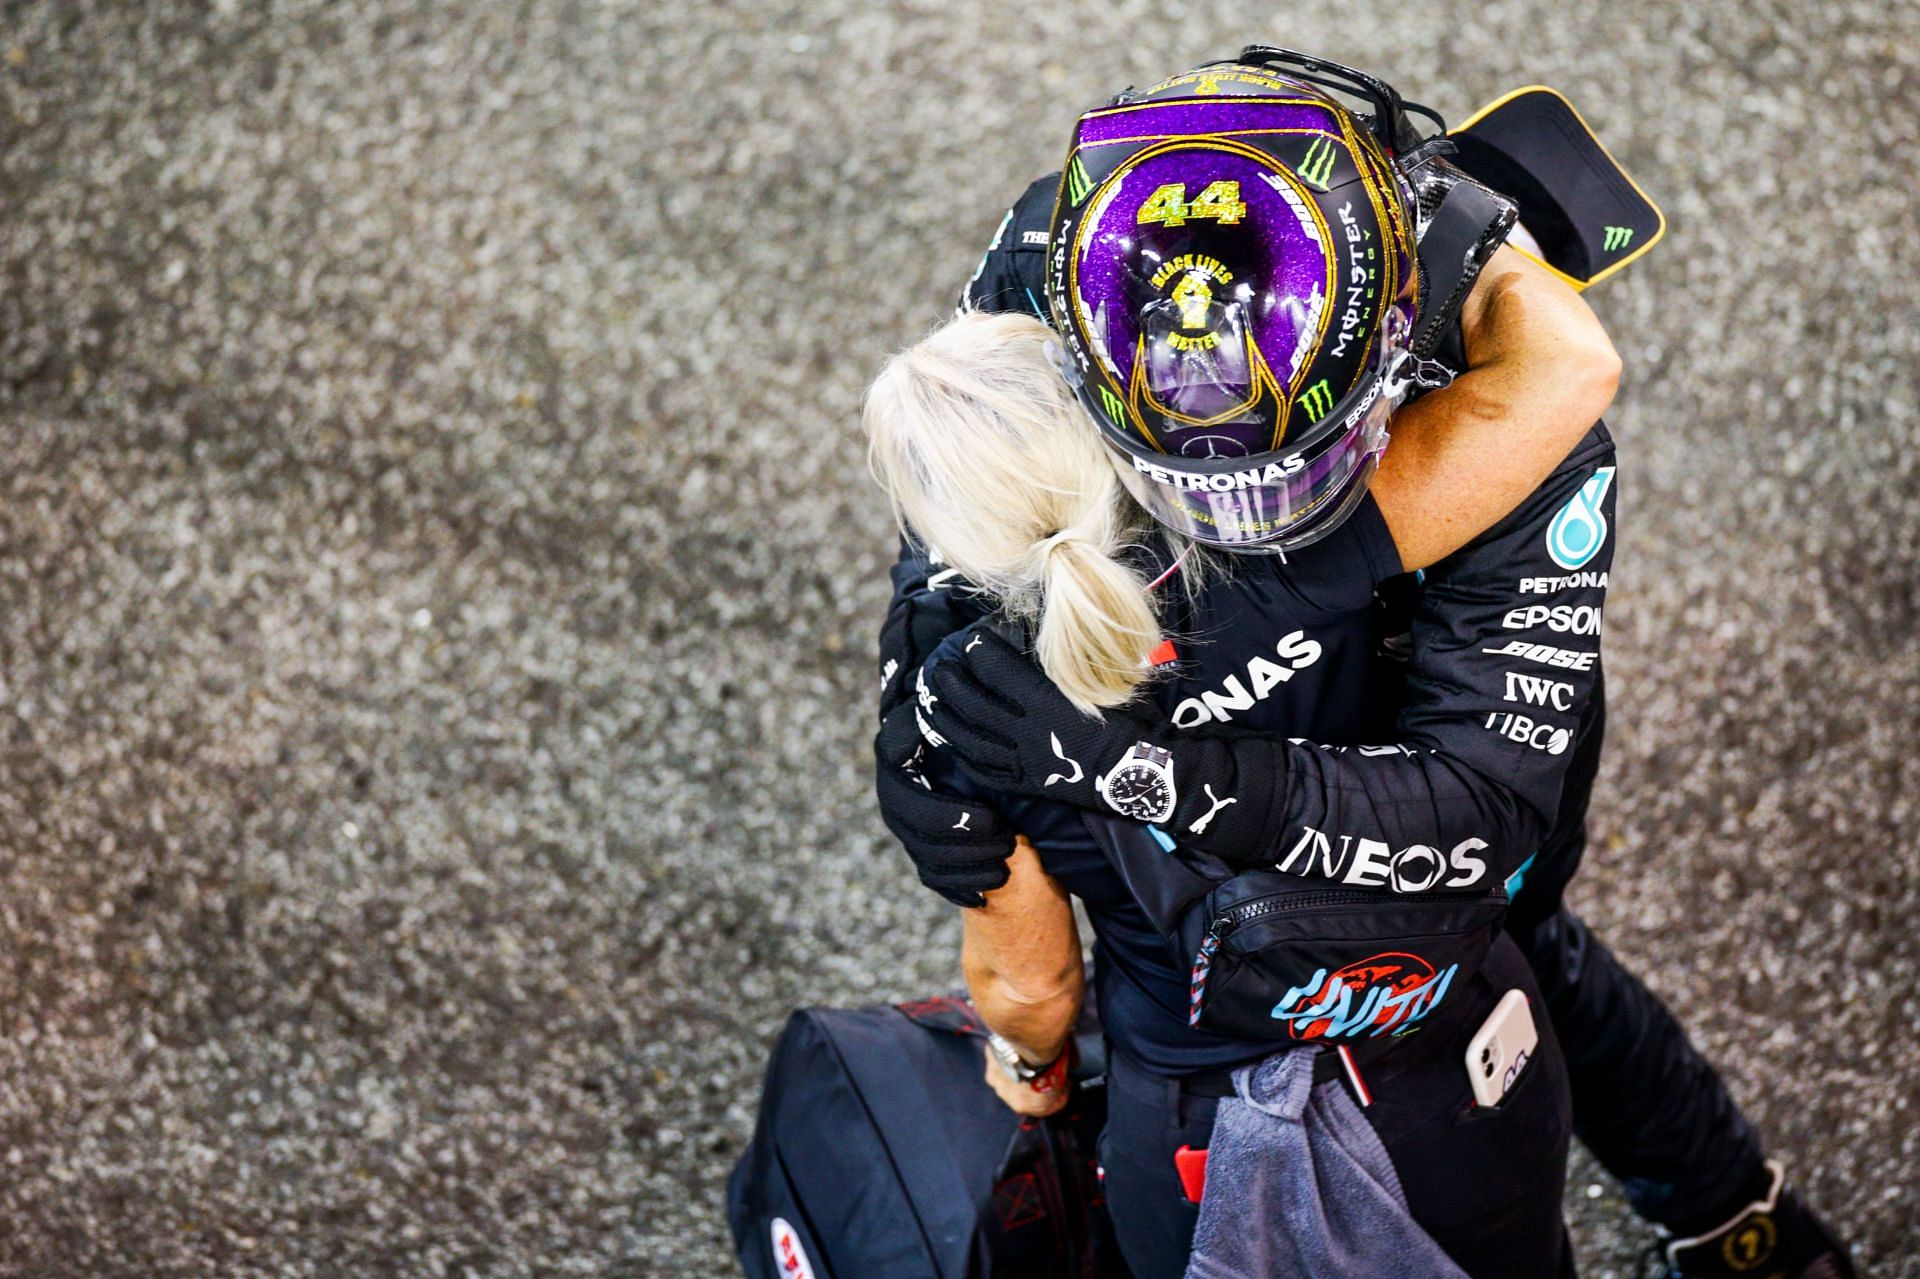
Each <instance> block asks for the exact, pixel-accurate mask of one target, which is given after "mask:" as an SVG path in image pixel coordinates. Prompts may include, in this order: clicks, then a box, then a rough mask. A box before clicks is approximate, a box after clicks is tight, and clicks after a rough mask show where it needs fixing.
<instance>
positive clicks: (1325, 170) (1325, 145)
mask: <svg viewBox="0 0 1920 1279" xmlns="http://www.w3.org/2000/svg"><path fill="white" fill-rule="evenodd" d="M1295 172H1296V173H1298V174H1299V175H1300V180H1301V181H1302V182H1304V183H1306V184H1307V185H1308V186H1310V187H1314V188H1317V189H1318V190H1321V191H1325V190H1327V189H1328V186H1329V184H1330V183H1332V181H1333V139H1332V138H1329V137H1326V136H1325V135H1322V136H1320V137H1317V138H1315V139H1314V140H1313V141H1312V142H1310V143H1308V144H1307V154H1306V155H1305V156H1304V157H1303V158H1302V159H1301V161H1300V167H1299V168H1298V169H1296V170H1295Z"/></svg>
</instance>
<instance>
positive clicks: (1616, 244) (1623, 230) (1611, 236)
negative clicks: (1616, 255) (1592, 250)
mask: <svg viewBox="0 0 1920 1279" xmlns="http://www.w3.org/2000/svg"><path fill="white" fill-rule="evenodd" d="M1632 243H1633V228H1632V227H1630V226H1610V227H1607V228H1606V238H1605V239H1603V240H1602V241H1601V242H1600V247H1601V249H1603V250H1604V251H1606V252H1608V253H1612V252H1613V251H1614V250H1615V249H1624V248H1626V247H1627V246H1628V245H1629V244H1632Z"/></svg>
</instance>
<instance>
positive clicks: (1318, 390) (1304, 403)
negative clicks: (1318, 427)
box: [1297, 378, 1333, 422]
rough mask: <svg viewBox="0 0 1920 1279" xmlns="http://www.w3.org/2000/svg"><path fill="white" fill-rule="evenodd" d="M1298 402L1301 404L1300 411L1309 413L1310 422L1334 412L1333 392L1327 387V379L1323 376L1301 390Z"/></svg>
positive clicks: (1308, 419)
mask: <svg viewBox="0 0 1920 1279" xmlns="http://www.w3.org/2000/svg"><path fill="white" fill-rule="evenodd" d="M1297 403H1298V404H1299V405H1300V411H1301V412H1302V413H1305V414H1306V415H1307V421H1309V422H1318V421H1319V420H1320V419H1321V418H1323V417H1325V416H1326V415H1327V414H1329V413H1331V412H1333V392H1332V391H1329V390H1328V389H1327V379H1325V378H1321V379H1320V380H1319V381H1318V382H1315V383H1314V384H1313V385H1312V386H1310V387H1308V388H1307V389H1306V390H1304V391H1302V392H1300V399H1299V400H1298V401H1297Z"/></svg>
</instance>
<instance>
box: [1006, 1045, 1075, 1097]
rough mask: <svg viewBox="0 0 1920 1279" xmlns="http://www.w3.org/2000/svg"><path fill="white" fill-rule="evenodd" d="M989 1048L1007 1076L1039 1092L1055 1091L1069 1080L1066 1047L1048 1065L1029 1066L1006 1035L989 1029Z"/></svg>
mask: <svg viewBox="0 0 1920 1279" xmlns="http://www.w3.org/2000/svg"><path fill="white" fill-rule="evenodd" d="M987 1049H988V1051H990V1052H991V1053H993V1059H994V1060H995V1061H997V1062H999V1063H1000V1069H1001V1070H1003V1071H1005V1072H1006V1075H1007V1078H1009V1079H1011V1080H1013V1082H1014V1083H1016V1084H1025V1085H1026V1086H1027V1087H1029V1088H1031V1089H1033V1090H1034V1091H1035V1092H1037V1093H1049V1092H1053V1091H1055V1090H1056V1089H1058V1088H1059V1087H1060V1086H1061V1085H1062V1084H1064V1083H1065V1082H1066V1081H1067V1056H1068V1050H1067V1049H1065V1048H1062V1049H1061V1050H1060V1055H1059V1056H1058V1057H1055V1058H1054V1059H1053V1060H1052V1061H1050V1062H1048V1063H1047V1064H1046V1065H1044V1066H1029V1065H1028V1064H1027V1061H1026V1059H1025V1058H1024V1057H1022V1056H1021V1055H1020V1050H1019V1049H1017V1048H1015V1047H1014V1046H1013V1045H1012V1044H1011V1043H1009V1042H1007V1038H1006V1036H1004V1035H1001V1034H998V1033H996V1032H994V1031H988V1032H987Z"/></svg>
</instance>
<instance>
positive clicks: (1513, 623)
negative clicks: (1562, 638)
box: [1500, 604, 1600, 635]
mask: <svg viewBox="0 0 1920 1279" xmlns="http://www.w3.org/2000/svg"><path fill="white" fill-rule="evenodd" d="M1500 625H1501V626H1503V627H1505V628H1506V629H1507V630H1510V631H1530V630H1532V629H1533V628H1534V627H1536V626H1542V625H1544V626H1545V627H1546V628H1547V629H1548V630H1550V631H1558V632H1559V633H1561V634H1563V635H1598V634H1599V633H1600V610H1599V609H1598V608H1596V607H1595V606H1594V605H1592V604H1582V605H1580V606H1578V607H1574V606H1572V605H1569V604H1555V605H1553V606H1551V607H1549V606H1547V605H1545V604H1529V605H1527V607H1525V608H1516V609H1512V610H1510V611H1509V612H1508V613H1507V615H1506V616H1505V617H1504V618H1502V619H1501V620H1500Z"/></svg>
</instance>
